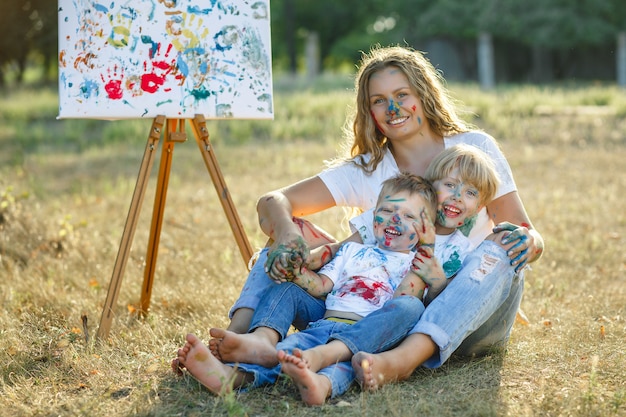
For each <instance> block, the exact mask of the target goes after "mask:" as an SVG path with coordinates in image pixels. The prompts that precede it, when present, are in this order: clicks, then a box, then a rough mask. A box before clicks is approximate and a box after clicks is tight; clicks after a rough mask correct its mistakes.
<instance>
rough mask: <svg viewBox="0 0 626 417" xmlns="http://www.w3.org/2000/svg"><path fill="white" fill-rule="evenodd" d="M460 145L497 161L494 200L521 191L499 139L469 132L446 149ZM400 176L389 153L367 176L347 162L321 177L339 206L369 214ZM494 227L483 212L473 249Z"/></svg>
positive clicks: (448, 143)
mask: <svg viewBox="0 0 626 417" xmlns="http://www.w3.org/2000/svg"><path fill="white" fill-rule="evenodd" d="M460 143H465V144H468V145H472V146H476V147H477V148H478V149H480V150H482V151H483V152H485V153H486V154H487V155H489V156H490V157H491V158H492V159H493V162H494V165H495V168H496V171H497V172H498V176H499V177H500V185H499V187H498V191H497V192H496V195H495V197H494V199H495V198H498V197H501V196H503V195H505V194H508V193H510V192H513V191H516V190H517V187H516V185H515V181H514V180H513V174H512V173H511V167H510V166H509V163H508V161H507V160H506V158H505V157H504V155H503V154H502V152H501V151H500V148H499V147H498V144H497V143H496V141H495V139H493V138H492V137H491V136H489V135H488V134H486V133H484V132H481V131H472V132H465V133H460V134H458V135H454V136H449V137H445V138H444V146H445V148H446V149H447V148H449V147H451V146H454V145H458V144H460ZM363 158H364V160H365V161H368V160H369V158H370V156H369V155H364V156H363ZM399 173H400V170H399V168H398V165H397V164H396V161H395V159H394V158H393V155H392V154H391V151H389V150H388V149H387V151H386V153H385V155H384V157H383V160H382V161H381V162H380V164H378V166H377V167H376V170H375V171H374V172H373V173H371V174H367V173H366V172H365V171H363V170H362V169H361V168H360V167H358V166H357V165H355V164H353V163H352V162H345V163H343V164H340V165H338V166H335V167H331V168H328V169H326V170H324V171H322V172H321V173H319V174H318V177H319V178H320V179H321V180H322V181H324V184H325V185H326V187H327V188H328V190H329V191H330V193H331V194H332V196H333V198H334V199H335V204H337V205H338V206H343V207H354V208H358V209H360V210H362V211H367V210H369V209H371V208H373V207H374V206H375V205H376V199H377V198H378V193H379V192H380V189H381V187H382V183H383V181H384V180H386V179H387V178H390V177H393V176H395V175H397V174H399ZM370 224H371V223H370ZM493 226H494V224H493V221H492V220H491V219H490V218H489V216H488V215H487V210H486V209H485V208H483V209H482V210H481V211H480V212H479V213H478V216H477V218H476V223H475V224H474V227H473V228H472V230H471V231H470V233H469V236H468V237H469V239H470V241H471V243H472V245H473V246H478V244H479V243H480V242H482V241H483V240H484V239H485V237H487V236H488V235H489V234H490V233H491V229H493Z"/></svg>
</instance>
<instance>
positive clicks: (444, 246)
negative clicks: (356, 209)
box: [350, 209, 476, 278]
mask: <svg viewBox="0 0 626 417" xmlns="http://www.w3.org/2000/svg"><path fill="white" fill-rule="evenodd" d="M373 222H374V209H370V210H367V211H366V212H365V213H363V214H361V215H359V216H356V217H355V218H353V219H352V220H350V227H352V228H353V230H354V231H357V232H359V234H360V235H361V240H362V241H363V243H364V244H366V245H375V244H376V238H375V237H374V227H373V226H372V225H373ZM475 247H476V245H473V244H472V242H471V241H470V240H469V239H468V238H467V237H466V236H465V235H464V234H463V233H462V232H461V231H460V230H459V229H456V230H455V231H454V232H452V233H450V234H449V235H436V236H435V258H437V259H438V260H439V262H440V264H441V266H442V268H443V271H444V272H445V273H446V278H451V277H452V276H454V275H455V274H456V273H457V272H458V270H459V269H461V264H462V263H463V260H464V259H465V256H466V255H467V254H468V253H469V252H471V251H472V250H473V249H474V248H475Z"/></svg>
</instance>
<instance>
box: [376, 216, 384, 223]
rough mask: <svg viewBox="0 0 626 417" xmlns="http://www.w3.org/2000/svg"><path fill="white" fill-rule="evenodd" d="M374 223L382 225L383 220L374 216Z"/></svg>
mask: <svg viewBox="0 0 626 417" xmlns="http://www.w3.org/2000/svg"><path fill="white" fill-rule="evenodd" d="M374 223H376V224H382V223H383V218H382V217H380V216H374Z"/></svg>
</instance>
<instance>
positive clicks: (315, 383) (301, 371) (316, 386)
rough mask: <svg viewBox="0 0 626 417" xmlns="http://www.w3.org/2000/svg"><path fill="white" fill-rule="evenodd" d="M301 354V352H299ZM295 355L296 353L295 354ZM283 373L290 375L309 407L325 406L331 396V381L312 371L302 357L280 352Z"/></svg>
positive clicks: (279, 358) (279, 357)
mask: <svg viewBox="0 0 626 417" xmlns="http://www.w3.org/2000/svg"><path fill="white" fill-rule="evenodd" d="M299 352H300V353H301V351H299ZM294 353H295V352H294ZM278 360H279V361H280V363H281V365H282V372H284V373H285V374H287V375H289V376H290V377H291V379H292V380H293V382H294V383H295V384H296V387H298V391H300V396H301V397H302V401H304V403H305V404H307V405H323V404H324V403H325V402H326V399H327V398H328V397H330V394H331V390H332V387H331V384H330V380H329V379H328V378H326V377H325V376H323V375H318V374H317V373H315V372H313V371H312V370H310V369H309V368H308V366H307V363H306V361H305V360H304V359H302V357H300V356H296V355H295V354H294V355H290V354H288V353H286V352H285V351H283V350H280V351H278Z"/></svg>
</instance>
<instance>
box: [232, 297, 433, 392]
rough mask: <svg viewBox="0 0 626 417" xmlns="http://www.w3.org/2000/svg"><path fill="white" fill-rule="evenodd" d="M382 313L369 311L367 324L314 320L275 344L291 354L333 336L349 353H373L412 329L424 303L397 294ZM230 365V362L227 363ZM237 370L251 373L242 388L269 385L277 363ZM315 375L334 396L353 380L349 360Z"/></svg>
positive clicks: (241, 365) (276, 373)
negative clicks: (328, 385)
mask: <svg viewBox="0 0 626 417" xmlns="http://www.w3.org/2000/svg"><path fill="white" fill-rule="evenodd" d="M385 305H386V306H388V307H387V311H386V312H385V314H384V315H381V314H380V313H379V312H380V311H381V310H377V311H374V312H372V313H370V314H369V315H368V316H367V318H368V323H367V326H362V325H359V323H361V321H358V322H356V323H354V324H348V323H343V322H336V321H333V320H329V319H322V320H317V321H315V322H313V323H311V324H310V325H309V327H308V328H307V329H305V330H303V331H301V332H296V333H293V334H290V335H289V336H287V337H286V338H284V339H283V340H282V341H281V342H279V343H278V345H277V346H276V349H277V350H284V351H286V352H287V353H292V352H293V350H294V349H295V348H299V349H302V350H306V349H309V348H312V347H315V346H319V345H322V344H325V343H327V342H328V341H330V340H333V339H339V340H343V338H344V336H345V339H347V340H348V341H349V344H347V346H348V348H350V350H351V351H352V353H356V352H358V351H364V352H370V353H377V352H382V351H384V350H388V349H391V348H392V347H394V346H396V345H397V344H398V343H400V341H402V340H403V339H404V338H405V337H406V335H407V333H408V332H409V330H411V329H412V328H413V326H414V325H415V323H416V322H417V320H418V319H419V317H420V316H421V314H422V312H423V311H424V305H423V304H422V302H421V300H419V299H417V298H415V297H411V296H401V297H397V298H394V299H392V300H389V301H388V302H387V303H386V304H385ZM231 365H233V366H234V364H231ZM237 367H238V368H237V369H239V370H241V371H243V372H247V373H250V374H252V375H253V376H254V379H253V382H252V383H250V384H249V385H247V386H246V387H245V389H249V388H255V387H259V386H262V385H266V384H273V383H275V382H276V380H277V378H278V376H279V375H280V371H281V366H280V364H279V365H277V366H275V367H273V368H266V367H263V366H260V365H255V364H246V363H239V364H238V365H237ZM318 373H319V374H321V375H324V376H326V377H327V378H328V379H329V380H330V382H331V386H332V392H331V396H332V397H336V396H338V395H341V394H343V393H344V392H346V391H347V390H348V388H349V387H350V385H351V384H352V382H353V381H354V378H355V374H354V371H353V369H352V365H351V363H350V362H349V361H348V362H339V363H337V364H334V365H332V366H329V367H326V368H324V369H321V370H320V371H319V372H318Z"/></svg>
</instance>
